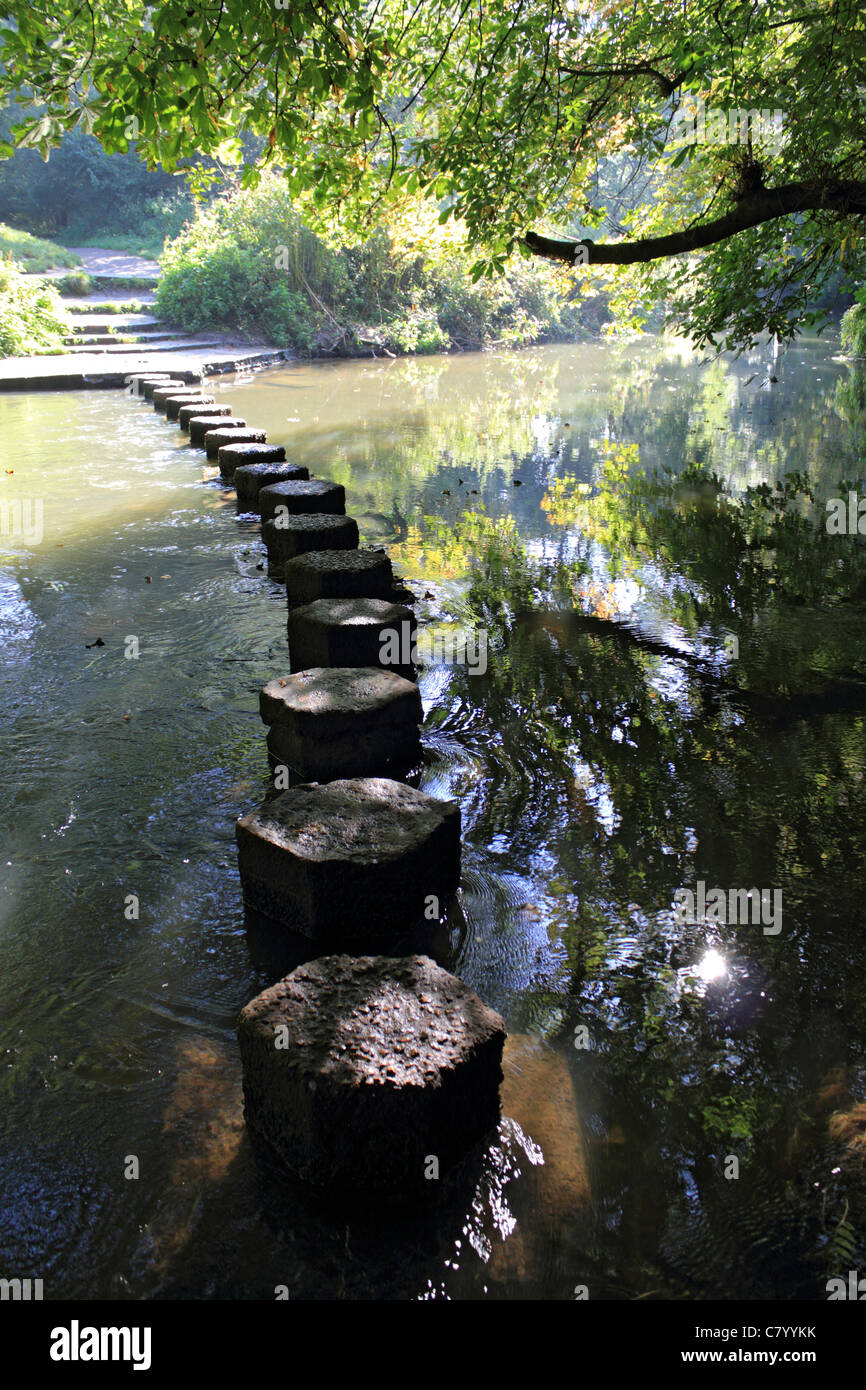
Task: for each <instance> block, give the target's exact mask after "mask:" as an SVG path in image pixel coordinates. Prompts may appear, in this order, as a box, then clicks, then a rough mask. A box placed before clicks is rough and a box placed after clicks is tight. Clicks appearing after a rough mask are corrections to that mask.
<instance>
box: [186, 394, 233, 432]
mask: <svg viewBox="0 0 866 1390" xmlns="http://www.w3.org/2000/svg"><path fill="white" fill-rule="evenodd" d="M210 400H211V401H213V396H211V397H210ZM204 413H205V412H204V411H203V410H198V409H196V406H195V403H194V402H193V404H192V405H182V406H181V408H180V410H179V411H178V412H177V422H178V424H179V425H180V427H181V429H182V430H187V431H188V430H189V422H190V420H192V419H193V418H194V417H195V416H196V415H198V416H201V415H204ZM207 413H208V415H210V416H211V418H212V419H217V420H222V419H225V418H226V417H227V416H229V415H231V413H232V407H231V406H230V405H215V404H213V405H209V406H208V408H207Z"/></svg>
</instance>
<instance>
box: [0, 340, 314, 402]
mask: <svg viewBox="0 0 866 1390" xmlns="http://www.w3.org/2000/svg"><path fill="white" fill-rule="evenodd" d="M186 346H187V345H184V347H186ZM287 359H289V360H290V359H291V354H290V353H287V352H286V351H285V350H284V349H283V348H273V347H270V348H269V347H258V348H256V347H253V348H251V347H249V346H241V345H233V344H230V343H228V344H224V345H223V346H222V347H221V348H218V349H217V350H216V351H210V352H206V353H195V352H192V351H190V352H186V351H183V350H181V351H176V352H174V353H171V354H169V353H166V354H161V353H158V352H157V351H156V350H155V349H153V348H150V349H148V350H147V351H146V352H142V353H141V354H140V356H139V357H138V359H137V360H136V358H135V356H134V355H130V356H126V357H124V356H121V355H120V354H112V353H106V352H103V353H94V352H91V353H89V354H87V353H81V354H78V355H76V354H74V353H71V352H70V353H66V354H64V355H63V356H62V357H61V356H42V357H6V358H3V359H2V360H0V391H35V390H42V391H62V390H72V391H80V390H81V389H82V387H96V388H99V387H103V388H105V387H112V386H114V387H118V386H123V385H124V383H125V379H126V377H128V376H129V374H130V373H131V372H144V371H148V370H150V371H153V370H158V371H170V372H171V373H172V375H177V376H178V377H181V376H182V377H183V378H184V380H186V381H190V380H194V381H200V380H201V379H202V378H207V377H209V376H220V375H222V374H223V373H226V372H251V371H255V370H256V369H257V368H262V367H271V366H276V365H277V364H279V363H281V362H285V361H286V360H287Z"/></svg>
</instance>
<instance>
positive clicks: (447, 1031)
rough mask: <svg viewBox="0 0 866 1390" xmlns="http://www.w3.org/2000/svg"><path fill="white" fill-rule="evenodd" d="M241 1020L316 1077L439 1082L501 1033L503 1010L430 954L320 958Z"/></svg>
mask: <svg viewBox="0 0 866 1390" xmlns="http://www.w3.org/2000/svg"><path fill="white" fill-rule="evenodd" d="M243 1021H244V1026H245V1027H247V1028H250V1029H253V1030H255V1032H256V1033H259V1034H260V1036H261V1038H262V1040H263V1041H264V1040H267V1041H268V1042H269V1043H270V1045H272V1046H274V1048H275V1057H276V1058H281V1057H282V1058H284V1059H285V1065H288V1066H290V1067H292V1068H293V1069H298V1070H300V1071H301V1072H302V1073H305V1074H307V1075H308V1076H309V1078H310V1080H311V1081H314V1080H315V1078H316V1077H321V1078H328V1079H329V1080H330V1081H331V1082H332V1083H337V1084H341V1085H349V1086H358V1085H377V1084H378V1085H390V1086H393V1087H401V1086H430V1085H433V1086H435V1085H437V1084H439V1083H440V1079H441V1076H442V1074H443V1073H444V1072H446V1071H450V1070H453V1069H454V1068H456V1067H458V1066H459V1065H460V1064H461V1063H462V1062H464V1061H467V1060H468V1059H469V1058H470V1057H471V1056H472V1054H473V1053H474V1052H475V1051H476V1049H478V1048H479V1047H482V1046H484V1045H485V1044H488V1043H489V1042H490V1041H491V1039H493V1038H494V1037H495V1035H496V1034H501V1036H502V1037H503V1039H504V1037H505V1028H504V1025H503V1022H502V1019H501V1018H500V1016H499V1014H497V1013H496V1012H495V1010H493V1009H490V1008H488V1007H487V1005H485V1004H484V1003H483V1002H482V1001H481V1000H480V999H479V998H478V996H477V995H476V994H475V993H474V992H473V991H472V990H471V989H469V987H468V986H467V985H465V984H464V983H463V981H462V980H458V979H457V978H456V976H454V975H450V974H449V973H448V971H446V970H443V969H442V968H441V966H438V965H436V964H435V963H434V962H433V961H432V960H430V959H429V957H427V956H404V957H400V958H393V957H387V956H346V955H340V956H324V957H320V959H319V960H315V961H311V962H310V963H309V964H307V965H301V966H299V967H298V968H297V969H296V970H293V971H292V973H291V974H290V975H287V976H286V978H285V979H283V980H280V981H279V983H278V984H276V985H273V986H272V987H271V988H270V989H267V990H265V991H264V993H262V994H260V995H258V997H257V998H256V999H253V1000H252V1001H251V1003H250V1004H248V1005H247V1007H246V1008H245V1009H244V1011H243ZM279 1028H285V1029H286V1030H287V1033H284V1034H283V1035H282V1040H283V1041H284V1042H285V1043H287V1046H286V1047H285V1048H284V1049H277V1048H276V1039H277V1030H278V1029H279Z"/></svg>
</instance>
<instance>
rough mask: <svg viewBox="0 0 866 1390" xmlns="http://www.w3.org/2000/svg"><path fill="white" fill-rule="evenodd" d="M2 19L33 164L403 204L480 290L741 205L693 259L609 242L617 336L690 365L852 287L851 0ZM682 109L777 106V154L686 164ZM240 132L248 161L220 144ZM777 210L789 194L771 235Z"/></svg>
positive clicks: (434, 4) (19, 6)
mask: <svg viewBox="0 0 866 1390" xmlns="http://www.w3.org/2000/svg"><path fill="white" fill-rule="evenodd" d="M7 14H8V15H9V17H10V20H11V23H10V22H7V24H6V25H5V26H4V28H3V29H2V31H0V32H2V43H3V70H2V74H0V93H4V92H5V93H7V94H10V95H11V94H13V93H15V92H17V91H18V90H19V89H20V88H21V87H22V86H23V85H24V84H25V83H26V84H29V85H30V87H31V89H32V93H33V100H34V101H36V102H38V103H40V104H41V105H40V106H39V109H38V110H37V111H36V112H35V113H31V114H30V115H29V116H27V117H25V119H24V120H23V121H22V122H20V123H19V125H18V126H17V127H16V128H15V131H14V134H13V137H12V138H13V140H14V142H15V143H16V144H18V145H23V146H25V147H26V148H32V149H34V150H38V151H39V152H40V153H42V154H43V155H45V156H47V155H48V153H49V152H50V150H51V149H52V148H55V147H57V146H58V145H59V144H60V143H61V142H62V140H63V139H64V137H65V136H67V135H68V134H69V132H70V131H74V130H75V129H76V127H79V126H80V127H81V128H82V129H83V130H85V131H86V132H92V133H93V134H94V135H95V136H96V137H97V138H98V140H99V141H100V143H101V144H102V146H103V148H104V149H105V150H106V151H108V152H118V151H122V152H127V151H129V150H130V148H131V145H132V144H133V142H137V148H138V149H139V150H140V151H141V152H142V153H143V154H144V155H145V157H146V158H147V159H148V161H149V162H150V164H151V165H152V166H153V167H155V166H156V165H157V164H161V166H162V168H163V169H164V170H166V171H168V172H173V171H178V170H180V169H182V168H183V167H184V161H188V160H193V159H201V161H203V162H199V163H198V164H197V165H196V167H195V168H193V169H192V170H191V171H190V172H191V178H192V180H193V184H194V186H196V187H198V188H202V187H204V186H206V185H207V184H208V182H209V181H211V180H212V179H214V178H219V177H220V174H219V170H220V168H224V167H225V166H226V165H228V164H230V163H231V162H232V161H234V162H236V163H241V162H244V161H245V167H244V169H243V174H242V181H243V182H244V184H245V185H246V186H250V185H251V184H252V183H254V182H255V181H256V179H257V178H258V177H259V176H260V174H261V172H262V170H263V169H264V168H268V167H272V168H279V169H281V170H282V171H283V172H284V174H285V177H286V179H287V182H288V186H289V191H290V193H291V194H292V196H293V197H294V198H296V199H302V200H303V202H304V207H305V215H306V216H308V217H309V216H320V217H321V218H322V219H323V220H327V222H328V224H329V225H330V226H333V227H337V228H338V229H342V230H344V229H345V228H346V227H347V226H353V227H355V228H356V229H359V228H362V227H364V228H369V226H370V225H371V219H373V218H375V217H378V216H379V215H380V213H381V210H382V206H383V203H384V202H385V201H387V200H394V199H398V198H399V197H400V196H402V195H403V194H404V193H407V192H408V193H409V194H410V195H414V194H415V193H416V192H420V193H421V194H423V195H424V196H425V197H426V198H428V199H429V200H430V201H431V205H433V206H435V208H436V211H437V213H438V215H440V216H441V217H442V218H443V220H447V219H449V218H454V219H458V220H460V222H461V223H462V225H463V226H465V229H466V235H467V238H468V240H469V242H470V243H471V244H472V246H473V247H474V248H476V251H477V253H478V256H479V259H478V264H477V270H478V273H479V274H481V273H484V272H486V273H489V274H493V275H496V274H498V275H502V274H504V273H505V271H506V267H507V265H508V262H509V257H510V256H511V255H512V253H514V252H515V251H516V250H518V249H521V248H524V249H525V248H526V243H525V238H526V236H527V234H528V233H530V232H532V231H534V230H535V229H536V228H538V227H542V228H543V227H544V226H545V225H549V226H552V227H559V228H566V229H567V228H568V227H569V226H574V225H575V224H576V223H579V225H580V227H581V228H583V229H589V230H592V229H597V228H600V227H601V228H605V227H606V229H607V231H608V233H609V234H611V233H612V235H613V237H614V239H615V240H619V241H622V242H624V243H629V242H633V241H635V240H636V239H637V240H640V239H643V238H653V237H657V236H661V237H664V236H665V235H666V234H668V233H671V232H679V231H681V230H682V229H684V228H686V227H689V228H701V227H703V226H709V225H711V224H712V223H714V221H715V220H716V219H718V218H720V217H721V218H723V219H724V217H725V216H726V215H729V214H730V215H733V214H735V213H737V212H738V210H740V211H742V209H743V208H748V209H749V211H750V215H751V214H752V213H754V220H753V222H749V221H748V219H747V221H746V223H744V224H743V228H742V229H741V230H738V231H737V232H735V233H734V232H731V231H730V230H727V229H726V226H727V224H725V223H724V222H723V223H722V227H721V229H720V231H719V234H718V239H717V241H716V242H715V244H713V245H710V246H709V248H708V249H706V250H703V251H701V252H700V254H697V255H691V254H687V255H686V256H676V257H674V258H673V259H672V260H669V261H667V262H666V263H665V264H664V265H663V266H662V268H661V269H658V267H657V266H655V265H654V264H653V263H652V262H653V261H654V260H655V258H657V257H658V256H664V255H666V254H668V252H667V251H666V250H665V247H664V245H662V246H661V247H659V248H656V249H654V248H653V246H652V245H649V246H647V247H646V248H644V249H641V248H640V247H628V246H626V248H625V249H626V250H627V251H628V255H625V256H619V259H620V260H621V261H634V262H636V264H635V265H634V266H631V265H629V264H624V265H621V266H619V267H617V268H616V269H615V270H614V271H613V272H612V274H611V276H610V278H611V280H612V282H613V283H614V284H615V288H616V293H617V295H618V296H619V303H620V305H621V308H622V310H623V312H628V313H629V314H631V315H632V316H633V318H634V320H635V321H636V322H637V321H640V320H641V319H645V318H646V316H647V313H648V312H649V306H651V305H652V303H654V302H658V301H659V300H664V301H665V302H666V305H667V313H668V320H669V322H671V323H672V324H673V325H674V326H678V327H680V328H682V329H683V330H684V331H687V332H689V333H690V334H691V335H692V336H693V337H694V338H695V339H696V340H697V341H698V342H699V343H709V344H711V345H712V344H717V343H720V342H721V343H724V344H725V345H727V346H739V345H742V344H749V343H752V342H754V341H755V339H756V336H757V335H759V334H761V333H762V332H763V331H765V330H769V331H771V332H778V333H779V334H780V335H781V336H782V337H786V336H790V335H792V334H793V333H794V332H796V331H797V329H798V328H799V327H800V326H801V325H802V324H803V323H804V322H812V321H813V320H812V319H810V317H809V316H810V315H811V314H812V313H813V310H812V309H811V307H810V306H811V305H813V304H814V303H815V301H816V299H818V298H820V296H821V293H822V289H823V287H824V286H825V285H826V283H827V280H828V277H831V276H835V275H836V274H837V271H838V268H839V267H840V265H841V267H842V268H843V269H844V272H845V274H846V276H848V277H853V278H855V279H856V280H858V281H862V279H863V272H864V270H866V260H864V256H866V252H864V245H863V242H862V239H860V240H858V238H857V218H859V217H861V216H862V213H863V210H864V208H866V179H864V173H866V169H864V149H866V107H864V104H863V101H862V90H861V73H862V68H863V64H864V61H866V18H864V14H863V10H862V6H861V5H860V3H859V0H830V2H829V3H827V4H824V5H820V6H817V7H811V8H809V7H807V8H805V9H804V6H803V4H802V0H779V3H777V4H774V5H772V6H770V5H758V4H755V3H752V0H736V3H734V4H732V5H729V6H726V7H725V9H724V11H721V10H719V8H718V6H717V5H716V4H715V0H694V3H691V4H689V5H688V6H683V5H681V4H680V3H679V2H678V0H644V3H642V4H641V5H640V6H630V7H612V8H611V7H609V6H606V5H604V4H602V3H601V0H589V2H588V3H587V4H585V5H580V6H575V5H573V4H571V3H567V0H552V3H548V0H528V3H522V4H520V5H511V4H501V3H499V0H480V3H479V5H478V6H477V7H476V6H471V5H464V6H463V7H462V8H461V9H459V10H457V11H456V12H455V10H454V7H453V6H452V5H451V4H449V3H446V0H429V3H425V4H424V5H421V6H410V5H408V4H407V3H406V0H381V3H377V4H376V5H371V4H370V3H368V0H354V3H352V0H350V3H348V4H345V5H342V6H341V7H340V8H339V9H337V8H335V7H334V6H333V5H331V4H329V3H327V0H326V3H324V4H323V3H321V0H296V3H293V4H292V5H291V7H289V8H281V7H273V8H272V7H271V6H267V7H265V6H250V5H249V4H248V3H247V0H223V3H221V5H220V7H219V11H218V13H216V14H215V13H214V9H213V6H212V5H211V4H210V3H209V0H207V3H206V0H164V2H163V3H162V4H161V5H160V6H159V7H158V8H156V9H153V8H151V7H149V6H146V5H145V4H144V0H124V3H122V4H120V5H118V4H117V3H116V2H115V0H111V3H110V4H109V3H108V0H94V3H93V4H88V6H86V7H82V6H80V5H79V4H78V3H77V0H59V3H57V4H55V5H52V6H51V7H50V8H47V9H46V8H43V9H41V10H37V9H34V7H33V6H31V5H30V4H28V3H25V0H11V3H10V4H9V5H7ZM239 55H243V61H239ZM686 96H689V97H692V98H694V99H695V100H696V101H698V100H702V101H704V103H705V105H706V106H707V107H710V108H711V109H712V108H713V107H719V108H722V109H723V110H724V111H725V112H729V111H731V110H733V111H738V110H739V111H743V112H749V111H768V112H773V111H781V112H782V113H783V130H782V133H781V135H780V136H779V138H776V137H775V135H774V136H773V137H772V138H767V137H766V136H765V135H764V134H762V133H760V132H758V133H754V132H753V131H752V130H751V129H749V130H747V131H744V132H743V135H742V138H740V136H739V135H738V134H737V135H736V137H735V140H734V141H733V142H732V143H724V144H723V143H718V144H713V143H687V139H686V136H685V134H682V133H679V132H678V130H677V129H676V128H675V124H674V121H673V116H674V112H675V108H676V106H677V104H678V102H679V101H680V100H681V99H683V98H684V97H686ZM133 118H134V119H133ZM253 137H256V138H257V139H258V140H259V141H260V142H261V144H260V146H259V149H260V153H259V154H258V155H257V156H256V157H251V156H250V154H249V148H250V147H249V144H248V145H247V148H246V149H245V148H244V143H243V142H244V140H245V139H246V140H247V141H249V140H250V139H251V138H253ZM12 149H13V145H12V141H11V140H10V141H7V142H6V143H5V145H3V146H0V154H7V155H8V154H11V153H12ZM623 156H625V160H626V163H628V162H630V163H631V164H632V166H633V167H632V169H631V171H630V172H628V174H627V178H628V180H629V181H630V182H631V183H634V182H635V181H636V180H637V181H638V182H639V184H640V198H639V200H638V201H637V203H636V204H635V206H634V207H632V208H630V209H628V202H629V199H628V198H627V197H626V202H625V207H626V208H627V210H626V211H625V212H624V213H623V211H622V208H623V204H622V203H620V202H618V201H617V195H618V194H622V193H625V192H626V189H625V188H624V186H623V185H622V184H621V183H620V184H619V187H618V188H614V190H613V196H610V194H609V192H608V189H607V187H606V185H607V184H608V183H609V180H608V178H607V164H608V161H611V160H613V161H616V160H620V161H622V159H623ZM208 160H209V161H210V167H208V166H207V161H208ZM782 189H787V190H789V191H790V190H793V191H794V194H795V195H796V196H795V197H794V202H793V203H792V204H791V206H792V207H793V209H794V211H793V212H792V213H786V215H784V216H779V215H778V212H779V207H780V206H781V204H780V202H779V200H778V199H777V198H776V196H775V194H776V193H777V192H778V191H779V190H782ZM798 199H799V201H798ZM787 206H788V205H787V204H785V207H787ZM738 225H739V224H738ZM686 245H687V246H691V245H692V243H691V242H687V243H686ZM678 249H679V250H682V249H683V246H682V245H679V246H678ZM594 254H595V253H594ZM586 273H587V277H588V276H589V274H590V273H591V274H592V277H593V283H594V284H595V285H596V286H597V285H598V284H599V283H600V281H599V276H598V272H595V271H592V272H590V271H589V270H588V271H587V272H586ZM602 275H603V276H607V275H608V272H606V271H602Z"/></svg>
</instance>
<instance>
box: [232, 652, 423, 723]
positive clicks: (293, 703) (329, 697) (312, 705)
mask: <svg viewBox="0 0 866 1390" xmlns="http://www.w3.org/2000/svg"><path fill="white" fill-rule="evenodd" d="M417 693H418V687H417V686H416V685H413V684H412V682H411V681H407V680H405V679H404V678H403V677H402V676H398V675H397V674H396V672H394V671H385V670H380V669H378V668H376V667H372V666H369V667H368V666H352V667H341V666H313V667H310V669H309V670H306V671H298V672H297V673H296V674H295V675H292V676H281V677H278V678H277V679H276V680H272V681H268V683H267V685H266V686H264V687H263V689H262V691H261V693H260V695H259V707H260V709H261V715H262V719H263V720H264V722H265V723H266V724H278V723H280V722H281V721H283V720H285V719H286V718H287V717H288V716H289V715H298V716H314V715H317V714H329V715H335V716H339V715H352V714H359V715H364V714H369V713H370V711H372V710H381V709H385V708H386V707H387V706H388V705H390V704H393V702H394V701H395V700H399V699H401V697H402V698H404V699H405V698H406V697H409V698H410V699H411V698H413V697H414V696H416V695H417ZM419 719H420V715H419Z"/></svg>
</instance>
